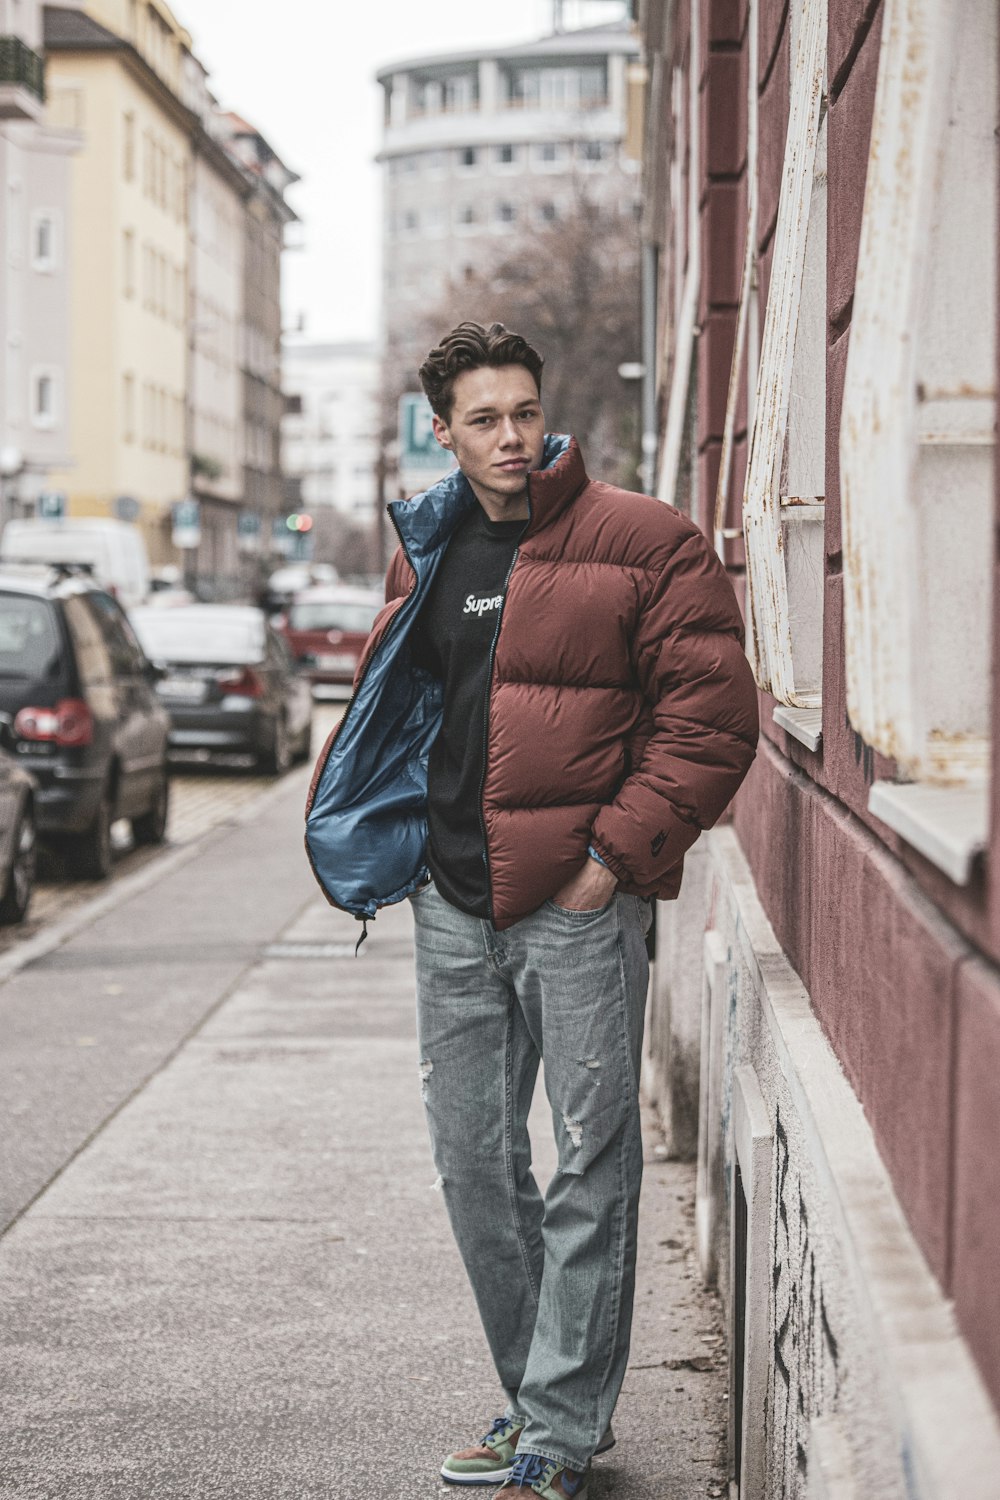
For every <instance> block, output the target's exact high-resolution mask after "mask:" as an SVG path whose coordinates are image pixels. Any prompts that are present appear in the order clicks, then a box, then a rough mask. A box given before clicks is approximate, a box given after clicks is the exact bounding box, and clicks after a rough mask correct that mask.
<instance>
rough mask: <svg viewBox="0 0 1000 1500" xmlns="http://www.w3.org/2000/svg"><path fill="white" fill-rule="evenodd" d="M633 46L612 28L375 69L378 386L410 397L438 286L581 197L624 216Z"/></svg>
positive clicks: (442, 293) (631, 192)
mask: <svg viewBox="0 0 1000 1500" xmlns="http://www.w3.org/2000/svg"><path fill="white" fill-rule="evenodd" d="M637 56H638V45H637V42H636V38H635V35H634V33H633V31H632V29H631V28H630V26H629V25H628V24H627V23H626V22H625V21H621V22H611V23H608V24H606V25H601V26H594V27H589V28H581V29H578V30H573V31H565V32H556V33H554V34H553V35H551V36H547V37H543V38H542V39H541V40H540V41H537V42H532V43H530V44H526V45H523V46H517V47H506V48H496V49H493V50H491V51H480V52H475V53H455V54H450V55H447V56H438V57H426V58H416V59H409V60H407V61H405V62H399V63H396V64H393V65H392V66H390V67H386V68H384V69H382V70H381V71H380V73H379V75H378V78H379V82H380V84H381V85H382V90H383V94H384V121H385V124H384V134H383V140H382V150H381V153H380V158H379V159H380V161H381V162H382V164H383V166H384V169H385V172H384V199H383V202H384V212H383V297H382V318H383V329H382V333H383V341H384V346H385V350H386V358H387V362H388V366H389V368H388V369H387V376H386V384H387V387H390V388H391V389H392V390H393V392H398V391H401V390H406V389H413V387H414V382H415V380H416V365H415V363H414V361H415V360H417V359H418V355H422V353H423V342H424V340H425V334H424V328H423V321H424V319H425V318H426V316H427V315H428V314H429V313H430V314H432V313H433V312H434V311H435V310H436V309H437V308H439V307H443V305H444V303H445V299H446V296H447V293H448V289H449V287H450V286H451V285H453V284H459V283H461V282H462V281H463V279H465V278H466V277H467V276H468V275H469V274H471V272H472V271H473V270H475V271H477V272H478V271H482V270H483V269H484V268H485V267H486V266H487V265H488V264H490V263H491V262H495V261H496V260H498V259H499V258H500V257H501V256H502V255H504V254H505V253H508V254H509V252H510V247H511V244H512V243H513V242H515V241H523V239H524V238H525V236H530V235H531V233H532V230H533V229H538V228H544V227H545V226H547V225H551V224H552V223H554V222H558V221H559V220H560V219H562V218H566V217H568V216H569V215H570V214H572V213H573V211H574V208H575V206H576V205H577V204H578V203H579V202H580V200H581V199H586V200H587V201H589V202H592V203H596V204H599V205H601V206H603V207H606V208H613V209H615V210H617V211H619V212H621V213H623V214H629V213H631V212H632V211H633V208H634V204H635V200H636V193H637V179H636V168H637V162H636V161H635V160H634V159H633V157H632V156H631V155H630V154H629V152H628V150H627V142H626V133H627V120H628V99H629V90H630V87H632V86H634V79H633V78H632V76H631V72H630V70H632V72H634V68H635V63H636V59H637Z"/></svg>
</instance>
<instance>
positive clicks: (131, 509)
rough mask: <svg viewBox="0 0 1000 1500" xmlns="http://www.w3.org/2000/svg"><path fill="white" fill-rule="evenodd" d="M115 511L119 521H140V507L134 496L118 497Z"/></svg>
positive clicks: (116, 497)
mask: <svg viewBox="0 0 1000 1500" xmlns="http://www.w3.org/2000/svg"><path fill="white" fill-rule="evenodd" d="M114 511H115V515H116V516H117V517H118V520H119V521H138V519H139V511H140V505H139V502H138V500H137V499H136V498H135V496H134V495H116V496H115V505H114Z"/></svg>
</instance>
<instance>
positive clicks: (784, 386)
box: [743, 0, 827, 707]
mask: <svg viewBox="0 0 1000 1500" xmlns="http://www.w3.org/2000/svg"><path fill="white" fill-rule="evenodd" d="M794 22H795V35H794V37H793V50H792V88H791V101H790V108H789V118H788V135H787V139H786V143H785V156H784V164H783V167H782V179H781V195H780V199H779V204H778V221H777V226H776V229H775V249H774V257H773V268H772V273H771V282H770V287H769V290H768V300H767V308H766V311H765V314H764V332H763V339H762V344H761V355H760V366H759V369H758V372H757V387H756V400H755V403H754V415H753V425H752V428H751V435H750V451H749V457H748V462H747V476H746V485H745V489H744V495H743V526H744V535H745V537H746V550H747V580H748V617H749V618H748V624H749V635H750V654H751V661H752V662H753V666H754V671H755V674H756V677H757V681H758V683H759V684H760V686H761V687H762V688H764V689H765V690H766V691H768V692H770V693H772V694H773V695H774V697H775V698H777V700H778V701H779V702H780V703H785V704H789V705H795V706H799V707H810V706H813V705H814V704H815V703H816V702H817V701H818V693H819V686H818V681H810V682H806V683H802V682H797V681H796V673H795V656H796V653H795V651H794V650H793V640H792V636H793V629H795V628H796V621H795V618H794V614H796V613H798V609H796V610H795V611H794V612H793V609H792V608H791V606H790V596H789V575H788V571H787V568H786V556H785V549H786V535H787V528H786V526H785V525H784V524H783V521H785V522H788V521H789V520H791V519H792V518H791V517H790V516H789V515H788V514H787V511H786V513H785V515H784V517H783V513H782V495H781V490H782V480H783V476H784V475H785V474H786V472H787V462H788V441H787V440H788V437H789V430H788V423H789V407H790V402H791V397H792V391H793V375H794V373H795V364H796V360H797V358H799V357H800V348H799V340H798V331H799V311H800V303H801V299H802V290H803V280H804V269H805V265H806V251H807V242H808V237H809V232H810V221H811V219H812V218H813V205H814V201H815V199H816V197H817V193H816V187H817V164H818V163H819V165H820V167H821V168H822V171H821V173H820V188H821V191H822V196H823V201H824V202H825V166H824V163H823V159H822V157H821V156H820V153H819V146H820V135H821V127H823V126H824V124H825V115H824V109H823V86H824V77H825V68H826V23H827V5H826V0H802V4H801V5H800V6H796V7H795V8H794ZM815 228H816V226H815V225H814V229H815ZM819 231H820V232H821V233H822V235H823V239H824V243H825V218H824V219H823V221H822V223H821V225H820V226H819ZM816 248H817V246H816V244H815V243H814V246H813V249H814V257H813V258H814V260H815V261H816V263H817V264H818V260H819V258H818V256H816V255H815V250H816ZM824 260H825V255H824ZM820 303H821V305H822V299H820ZM823 321H824V322H825V312H824V313H823ZM822 326H823V323H822V322H821V325H820V327H821V328H822ZM811 332H812V335H813V340H812V344H811V345H810V347H814V331H811ZM807 342H808V341H807ZM801 358H802V359H803V360H805V361H806V362H807V363H808V362H809V359H808V356H807V354H806V350H805V344H803V346H802V352H801ZM802 383H803V384H804V385H806V384H808V383H809V382H808V379H803V382H802ZM814 395H815V393H814ZM822 493H823V481H822V476H821V475H820V476H819V478H818V482H817V483H816V484H815V485H813V486H812V494H811V495H809V496H807V498H809V499H811V500H813V501H815V502H817V503H820V502H821V497H822ZM815 530H816V528H814V527H811V528H810V536H812V535H813V534H814V533H815ZM809 576H810V569H809V568H808V567H807V568H806V569H805V570H804V571H803V577H805V578H806V579H808V578H809ZM812 603H813V604H814V606H815V610H821V608H822V589H821V587H820V589H819V590H818V599H815V600H813V601H812ZM804 604H805V610H804V612H805V614H807V615H808V611H809V601H804Z"/></svg>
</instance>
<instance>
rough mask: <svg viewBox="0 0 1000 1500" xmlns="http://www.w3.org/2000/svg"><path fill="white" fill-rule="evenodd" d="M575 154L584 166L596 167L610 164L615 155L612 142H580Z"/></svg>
mask: <svg viewBox="0 0 1000 1500" xmlns="http://www.w3.org/2000/svg"><path fill="white" fill-rule="evenodd" d="M576 154H577V156H578V157H579V159H580V160H581V161H582V162H583V164H584V166H587V167H596V166H601V165H602V164H606V163H608V162H610V161H611V160H612V159H613V157H614V154H615V147H614V142H613V141H581V142H580V143H579V145H578V146H577V148H576Z"/></svg>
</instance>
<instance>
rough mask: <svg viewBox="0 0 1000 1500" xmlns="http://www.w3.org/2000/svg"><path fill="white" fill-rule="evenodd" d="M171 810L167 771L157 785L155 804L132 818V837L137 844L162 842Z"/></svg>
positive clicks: (165, 834)
mask: <svg viewBox="0 0 1000 1500" xmlns="http://www.w3.org/2000/svg"><path fill="white" fill-rule="evenodd" d="M169 812H170V782H169V781H168V779H167V773H166V771H164V773H163V775H162V776H161V777H160V780H159V782H158V784H157V787H156V796H155V797H154V798H153V805H152V807H150V808H149V810H148V811H147V812H144V813H142V814H140V816H139V817H138V818H133V819H132V837H133V839H134V840H135V842H136V843H137V844H162V843H163V840H164V839H165V838H166V836H167V816H168V814H169Z"/></svg>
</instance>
